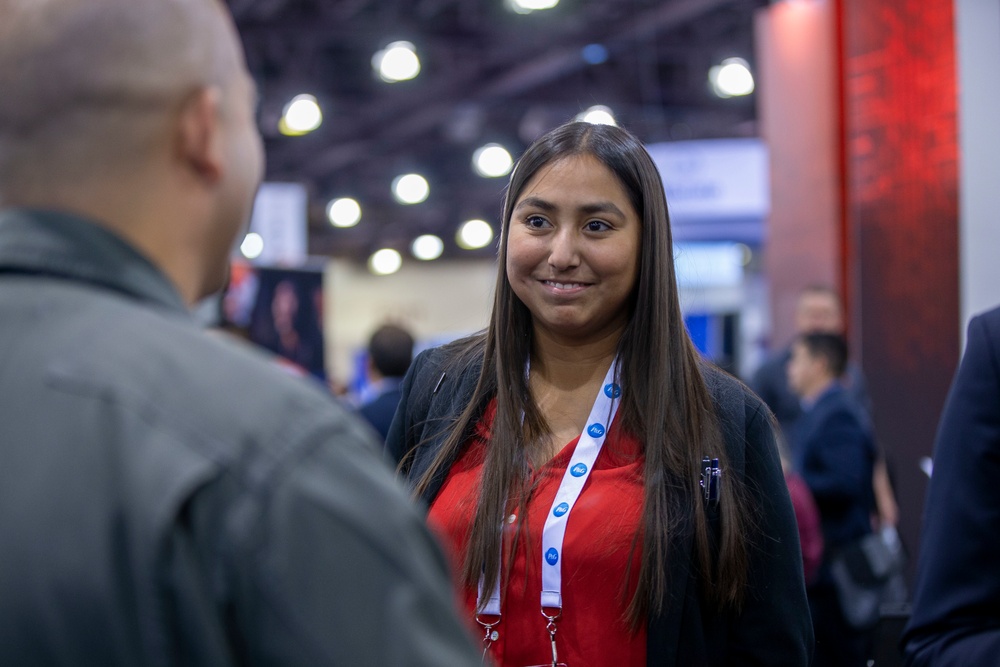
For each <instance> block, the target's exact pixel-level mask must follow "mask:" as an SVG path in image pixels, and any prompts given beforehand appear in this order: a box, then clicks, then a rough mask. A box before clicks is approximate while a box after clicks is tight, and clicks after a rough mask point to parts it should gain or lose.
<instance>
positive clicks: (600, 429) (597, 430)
mask: <svg viewBox="0 0 1000 667" xmlns="http://www.w3.org/2000/svg"><path fill="white" fill-rule="evenodd" d="M587 433H589V434H590V437H591V438H600V437H601V436H602V435H604V424H598V423H597V422H594V423H593V424H591V425H590V426H588V427H587Z"/></svg>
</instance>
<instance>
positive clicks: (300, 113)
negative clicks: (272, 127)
mask: <svg viewBox="0 0 1000 667" xmlns="http://www.w3.org/2000/svg"><path fill="white" fill-rule="evenodd" d="M322 123H323V111H322V110H321V109H320V108H319V102H317V101H316V98H315V97H313V96H312V95H296V96H295V97H293V98H292V101H291V102H289V103H288V104H286V105H285V109H284V111H283V112H282V114H281V120H280V121H279V122H278V130H279V131H280V132H281V133H282V134H285V135H288V136H299V135H303V134H309V133H310V132H312V131H313V130H315V129H316V128H317V127H319V126H320V125H321V124H322Z"/></svg>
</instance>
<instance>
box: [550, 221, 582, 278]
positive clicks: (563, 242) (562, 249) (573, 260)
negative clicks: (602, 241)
mask: <svg viewBox="0 0 1000 667" xmlns="http://www.w3.org/2000/svg"><path fill="white" fill-rule="evenodd" d="M579 263H580V249H579V243H578V239H577V238H576V235H575V234H573V232H572V230H569V229H566V230H559V231H558V232H557V233H556V234H554V235H553V236H552V241H551V245H550V247H549V266H551V267H553V268H554V269H558V270H560V271H565V270H566V269H571V268H573V267H575V266H576V265H577V264H579Z"/></svg>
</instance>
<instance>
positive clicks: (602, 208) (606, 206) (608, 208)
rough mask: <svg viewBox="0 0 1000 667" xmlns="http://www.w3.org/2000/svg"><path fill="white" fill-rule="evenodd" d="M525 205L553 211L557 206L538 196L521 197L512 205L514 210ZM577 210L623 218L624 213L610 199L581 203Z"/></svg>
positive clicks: (589, 213) (586, 213)
mask: <svg viewBox="0 0 1000 667" xmlns="http://www.w3.org/2000/svg"><path fill="white" fill-rule="evenodd" d="M526 207H533V208H539V209H541V210H543V211H550V212H551V211H555V210H556V209H557V208H558V207H557V206H556V205H555V204H553V203H552V202H550V201H546V200H544V199H541V198H540V197H525V198H524V199H522V200H521V201H519V202H518V203H517V206H515V207H514V210H515V211H518V210H520V209H522V208H526ZM577 210H578V211H579V212H580V213H583V214H584V215H592V214H594V213H614V214H616V215H618V216H620V217H623V218H624V217H625V214H624V213H623V212H622V210H621V209H620V208H618V207H617V206H615V205H614V204H613V203H612V202H610V201H601V202H593V203H590V204H582V205H581V206H579V207H578V208H577Z"/></svg>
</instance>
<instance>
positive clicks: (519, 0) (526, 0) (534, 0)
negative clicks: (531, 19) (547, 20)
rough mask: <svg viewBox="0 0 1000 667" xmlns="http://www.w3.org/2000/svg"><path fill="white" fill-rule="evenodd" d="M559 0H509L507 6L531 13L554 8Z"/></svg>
mask: <svg viewBox="0 0 1000 667" xmlns="http://www.w3.org/2000/svg"><path fill="white" fill-rule="evenodd" d="M558 4H559V0H507V6H508V7H510V8H511V9H513V10H514V11H515V12H517V13H518V14H530V13H531V12H537V11H541V10H543V9H552V8H553V7H555V6H556V5H558Z"/></svg>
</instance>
